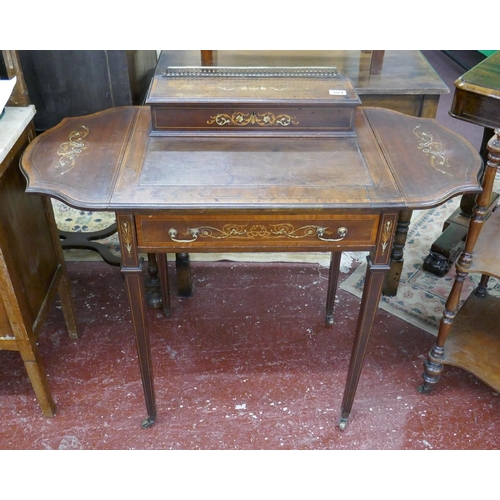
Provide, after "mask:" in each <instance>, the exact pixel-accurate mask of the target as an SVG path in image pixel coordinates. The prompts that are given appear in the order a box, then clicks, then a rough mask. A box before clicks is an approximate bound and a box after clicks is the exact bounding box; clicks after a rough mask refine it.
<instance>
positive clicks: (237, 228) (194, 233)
mask: <svg viewBox="0 0 500 500" xmlns="http://www.w3.org/2000/svg"><path fill="white" fill-rule="evenodd" d="M168 234H169V236H170V238H171V239H172V241H176V242H181V243H191V242H193V241H196V240H197V239H198V238H199V237H200V238H202V237H204V238H212V239H217V240H222V239H228V238H230V239H231V238H234V239H249V240H255V239H260V240H268V239H276V238H293V239H300V238H306V237H311V236H316V237H317V238H318V239H320V240H322V241H341V240H342V239H344V238H345V236H346V235H347V228H345V227H340V228H338V229H337V231H336V234H337V235H338V236H340V238H337V239H333V238H328V237H327V236H329V235H331V234H332V232H331V231H329V230H328V228H327V227H322V226H313V225H307V226H302V227H299V228H297V229H295V227H294V226H293V225H292V224H289V223H283V224H271V225H269V227H268V226H266V225H263V224H254V225H252V226H248V225H246V224H245V225H240V224H225V225H224V226H223V227H222V229H219V228H216V227H212V226H201V227H196V228H188V230H187V232H186V233H185V234H186V235H187V236H189V237H190V238H191V239H188V240H186V239H179V238H178V237H177V236H178V234H179V233H178V231H177V229H175V228H172V229H170V230H169V231H168Z"/></svg>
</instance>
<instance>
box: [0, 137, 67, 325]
mask: <svg viewBox="0 0 500 500" xmlns="http://www.w3.org/2000/svg"><path fill="white" fill-rule="evenodd" d="M20 141H21V142H20V143H19V144H22V143H23V142H24V141H26V134H23V136H21V138H20ZM13 149H14V150H15V151H17V154H16V155H15V156H14V158H13V160H12V163H11V164H10V167H9V168H7V170H6V171H5V172H4V174H3V175H2V177H1V179H0V213H1V214H2V221H3V222H2V224H1V226H0V244H1V245H2V248H3V250H4V259H5V262H6V265H7V268H8V270H9V275H10V279H11V280H12V284H13V286H14V289H15V292H16V295H17V296H18V301H19V302H20V304H21V305H23V309H24V311H23V312H24V314H26V318H25V321H26V323H27V324H29V325H30V326H31V325H33V324H34V323H35V320H36V318H37V316H38V313H39V311H40V309H41V306H42V304H43V302H44V300H45V297H46V293H47V290H49V288H50V285H51V283H52V280H53V278H54V275H55V273H56V271H57V268H58V266H59V263H58V260H57V256H56V254H55V252H54V246H53V242H52V237H51V233H50V228H49V225H48V221H47V217H46V214H45V206H44V204H43V202H42V198H41V197H40V196H26V194H25V187H26V181H25V180H24V177H23V176H22V174H21V172H20V171H19V169H18V167H17V164H18V161H19V158H20V155H21V152H22V149H21V148H20V147H19V145H16V146H15V147H14V148H13Z"/></svg>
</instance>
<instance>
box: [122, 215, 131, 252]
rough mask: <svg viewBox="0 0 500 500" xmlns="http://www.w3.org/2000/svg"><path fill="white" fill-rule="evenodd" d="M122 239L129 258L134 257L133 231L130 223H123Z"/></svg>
mask: <svg viewBox="0 0 500 500" xmlns="http://www.w3.org/2000/svg"><path fill="white" fill-rule="evenodd" d="M121 237H122V241H123V246H124V247H125V248H126V249H127V252H128V256H129V257H132V243H133V239H132V230H131V228H130V224H129V223H128V222H122V224H121Z"/></svg>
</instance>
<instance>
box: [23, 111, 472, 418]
mask: <svg viewBox="0 0 500 500" xmlns="http://www.w3.org/2000/svg"><path fill="white" fill-rule="evenodd" d="M355 129H356V135H355V136H348V137H336V138H328V137H319V138H315V137H305V138H297V137H237V136H232V137H231V136H229V137H224V138H222V139H221V138H220V137H207V136H205V137H190V136H183V137H182V136H181V137H179V136H167V137H155V136H151V135H150V131H151V111H150V108H149V107H148V106H143V107H121V108H113V109H110V110H106V111H102V112H100V113H97V114H93V115H89V116H85V117H81V118H70V119H66V120H64V121H63V122H61V124H59V125H58V126H56V127H54V128H53V129H51V130H49V131H47V132H45V133H44V134H42V135H41V136H39V137H37V138H36V139H35V141H33V143H32V144H31V145H30V147H29V148H28V149H27V150H26V152H25V154H24V156H23V159H22V169H23V172H24V173H25V175H26V177H27V179H28V188H27V190H28V191H29V192H35V193H44V194H48V195H51V196H54V197H57V198H59V199H61V200H62V201H64V202H65V203H67V204H69V205H71V206H74V207H77V208H81V209H85V210H111V211H114V212H116V216H117V224H118V232H119V238H120V245H121V252H122V272H123V275H124V276H125V280H126V286H127V292H128V297H129V302H130V308H131V313H132V318H133V323H134V328H135V335H136V343H137V352H138V358H139V364H140V369H141V375H142V383H143V389H144V394H145V400H146V408H147V412H148V417H147V418H146V420H144V422H143V427H147V426H149V425H151V424H152V423H153V422H154V420H155V418H156V404H155V393H154V382H153V363H152V359H151V351H150V345H149V334H148V325H147V321H146V314H145V309H146V302H145V291H144V282H143V271H142V268H141V260H140V257H139V252H145V253H156V254H159V255H163V257H162V258H160V259H159V266H160V276H161V279H162V291H163V293H164V295H165V296H164V299H167V297H166V295H167V293H168V289H167V285H168V283H167V273H166V260H165V258H164V255H165V254H166V253H167V252H174V253H175V252H219V251H227V252H239V251H245V252H248V251H259V252H261V251H294V252H297V251H304V252H307V251H328V252H332V255H333V256H334V258H333V259H332V270H331V272H330V284H329V290H335V285H336V276H337V272H336V267H337V266H338V262H339V257H340V253H341V252H342V251H368V252H369V257H368V266H367V273H366V280H365V285H364V291H363V298H362V301H361V306H360V312H359V319H358V323H357V327H356V331H355V332H354V336H353V337H354V344H353V350H352V357H351V361H350V365H349V369H348V374H347V381H346V387H345V392H344V396H343V403H342V408H341V420H340V428H344V427H345V425H346V423H347V419H348V417H349V414H350V412H351V408H352V404H353V400H354V396H355V392H356V387H357V384H358V380H359V377H360V373H361V369H362V365H363V360H364V356H365V351H366V348H367V344H368V340H369V336H370V330H371V326H372V322H373V318H374V316H375V313H376V310H377V307H378V302H379V299H380V295H381V289H382V285H383V281H384V276H385V274H386V271H387V270H388V269H389V261H390V253H391V252H390V251H391V244H392V240H393V236H394V232H395V229H396V221H397V217H398V213H399V211H400V210H402V209H424V208H429V207H432V206H435V205H438V204H441V203H443V202H445V201H446V200H447V199H449V198H450V197H452V196H455V195H457V194H460V193H463V192H478V191H479V189H480V187H479V183H478V180H477V177H478V173H479V170H480V168H481V159H480V157H479V155H478V153H476V152H475V151H474V149H473V147H472V146H471V145H470V144H469V143H468V142H467V141H465V140H464V139H463V138H462V137H460V136H459V135H458V134H455V133H453V132H451V131H449V130H447V129H445V128H443V127H442V126H440V125H439V124H438V123H437V122H436V121H435V120H433V119H425V118H415V117H410V116H407V115H404V114H401V113H398V112H395V111H390V110H386V109H380V108H363V107H358V108H357V110H356V112H355ZM337 314H342V311H341V309H340V311H338V312H337Z"/></svg>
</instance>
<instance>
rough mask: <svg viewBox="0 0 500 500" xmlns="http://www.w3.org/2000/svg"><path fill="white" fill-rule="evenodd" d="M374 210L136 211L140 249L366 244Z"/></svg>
mask: <svg viewBox="0 0 500 500" xmlns="http://www.w3.org/2000/svg"><path fill="white" fill-rule="evenodd" d="M378 221H379V215H376V214H343V215H342V214H339V215H322V214H311V215H309V214H305V215H304V214H302V215H286V214H283V215H244V214H242V215H232V216H224V215H214V214H212V215H206V214H199V215H191V216H186V215H137V216H136V226H137V243H138V245H139V247H140V248H143V249H145V248H149V249H181V248H182V249H188V250H193V251H194V250H198V251H203V250H206V251H210V250H217V249H226V251H228V250H233V251H238V250H240V249H241V251H249V250H253V251H265V250H275V249H282V250H286V249H290V250H296V251H300V249H303V250H308V249H315V250H319V249H325V250H328V249H330V248H338V247H349V248H358V247H361V248H365V247H367V246H370V245H373V244H375V239H376V234H377V226H378Z"/></svg>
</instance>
